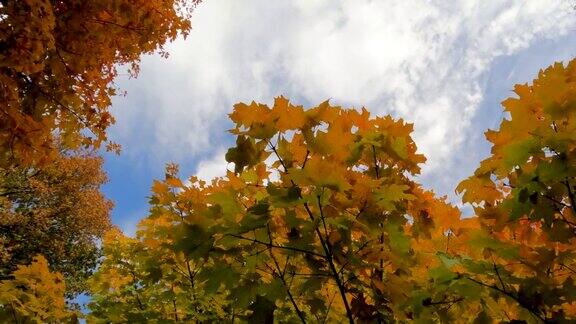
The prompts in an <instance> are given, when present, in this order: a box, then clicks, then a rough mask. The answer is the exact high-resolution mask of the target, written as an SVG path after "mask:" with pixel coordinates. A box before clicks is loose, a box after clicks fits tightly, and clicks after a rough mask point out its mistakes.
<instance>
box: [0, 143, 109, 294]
mask: <svg viewBox="0 0 576 324" xmlns="http://www.w3.org/2000/svg"><path fill="white" fill-rule="evenodd" d="M101 167H102V159H101V158H99V157H95V156H93V155H91V154H83V155H69V154H68V155H66V154H64V155H62V156H60V157H58V158H57V159H56V160H54V161H53V162H52V163H51V164H50V165H45V166H43V167H42V168H35V167H12V168H10V169H0V242H1V244H0V276H1V278H2V279H6V278H11V277H12V276H13V274H12V272H13V271H14V270H16V269H17V267H18V265H26V264H29V263H30V262H31V261H32V257H33V256H35V255H37V254H42V255H44V256H45V257H46V259H47V260H48V261H49V264H50V268H51V269H52V270H55V271H58V272H61V273H62V274H63V275H64V277H65V279H66V281H67V283H68V293H69V295H74V294H75V293H78V292H82V291H84V289H85V286H84V285H85V280H86V278H87V277H88V276H89V275H90V274H91V271H92V270H93V269H94V267H95V266H96V262H97V259H98V257H99V248H98V244H97V240H98V239H99V238H101V237H102V235H103V234H104V233H105V232H106V231H107V230H109V229H110V227H111V225H110V210H111V208H112V203H111V202H110V201H109V200H107V199H106V198H105V197H104V196H103V195H102V193H101V192H100V186H101V185H102V184H103V183H104V182H105V181H106V176H105V174H104V172H103V171H102V169H101Z"/></svg>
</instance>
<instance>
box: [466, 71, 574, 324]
mask: <svg viewBox="0 0 576 324" xmlns="http://www.w3.org/2000/svg"><path fill="white" fill-rule="evenodd" d="M575 78H576V60H572V61H571V62H570V63H569V64H568V65H567V66H564V65H563V64H562V63H556V64H554V65H552V66H550V67H548V68H546V69H545V70H542V71H540V73H539V74H538V78H537V79H535V80H534V81H533V83H532V85H527V84H524V85H516V87H515V92H516V94H517V95H518V97H517V98H509V99H506V100H505V101H504V102H503V106H504V108H505V110H506V112H508V113H509V116H510V118H509V119H505V120H503V121H502V123H501V125H500V129H499V130H498V131H488V132H486V138H487V139H488V140H489V141H490V142H491V143H492V155H491V156H490V157H489V158H487V159H485V160H484V161H482V162H481V164H480V166H479V168H478V169H477V170H476V171H475V172H474V175H473V176H472V177H470V178H468V179H466V180H464V181H463V182H462V183H460V185H459V186H458V188H457V190H458V191H459V192H462V193H463V201H464V202H469V203H473V204H474V210H475V213H476V215H477V216H478V219H479V221H480V222H481V224H482V230H483V231H482V233H480V234H478V235H477V237H476V239H475V240H473V241H472V242H471V243H470V245H471V247H474V248H477V249H478V250H479V252H480V254H479V255H477V258H476V259H472V260H463V261H459V260H455V262H459V263H462V264H463V265H465V267H464V269H462V270H466V271H467V272H468V273H469V274H470V275H469V280H471V281H474V282H475V283H477V284H478V285H481V286H483V287H484V288H485V290H487V292H486V293H488V292H489V293H490V294H491V295H493V300H494V303H492V305H489V308H492V309H493V312H492V313H491V314H490V315H491V316H492V317H493V318H495V319H500V320H510V319H533V320H534V319H535V320H536V321H541V322H571V321H574V320H576V295H574V291H575V286H574V280H575V279H576V277H575V275H576V271H575V270H576V245H575V244H576V235H575V234H576V201H575V192H574V186H575V185H576V184H575V181H574V178H575V177H576V137H575V134H576V110H575V108H574V107H576V81H575V80H576V79H575Z"/></svg>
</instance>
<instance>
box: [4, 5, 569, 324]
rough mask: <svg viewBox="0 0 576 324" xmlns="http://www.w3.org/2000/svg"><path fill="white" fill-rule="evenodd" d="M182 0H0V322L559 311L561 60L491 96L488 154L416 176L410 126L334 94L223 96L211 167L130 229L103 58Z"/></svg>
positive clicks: (165, 182) (173, 22) (134, 58)
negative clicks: (438, 187) (221, 165)
mask: <svg viewBox="0 0 576 324" xmlns="http://www.w3.org/2000/svg"><path fill="white" fill-rule="evenodd" d="M197 2H198V1H184V0H130V1H128V0H101V1H84V0H61V1H52V0H21V1H6V0H0V115H1V116H2V117H1V118H0V321H2V322H15V323H28V322H47V323H61V322H77V321H78V316H82V314H80V312H78V311H73V310H72V308H71V306H70V305H69V301H70V300H68V301H67V300H66V298H73V297H74V296H76V295H77V294H78V293H82V292H88V293H89V295H90V298H91V299H90V302H89V304H88V306H87V307H88V310H89V313H88V314H85V317H86V319H87V320H88V322H94V323H144V322H153V323H172V322H229V323H235V322H249V323H273V322H275V323H293V322H302V323H332V322H349V323H355V322H358V323H391V322H418V323H451V322H462V323H573V322H575V321H576V293H575V291H576V284H575V282H574V281H575V279H576V252H575V251H576V246H575V244H576V192H575V191H576V188H575V185H576V184H575V177H576V135H575V134H576V60H573V61H571V62H570V63H569V64H568V65H566V66H565V65H563V64H561V63H556V64H554V65H552V66H550V67H548V68H547V69H545V70H542V71H540V73H539V75H538V77H537V79H535V80H534V81H533V82H532V84H524V85H517V86H516V87H515V93H516V96H514V97H513V98H508V99H506V100H505V101H504V102H503V103H502V104H503V106H504V110H505V112H506V113H507V116H506V118H505V119H504V120H503V121H502V123H501V125H500V127H499V129H498V130H489V131H487V132H486V138H487V139H488V141H489V142H490V143H491V144H492V151H491V154H490V156H489V157H487V158H486V159H485V160H483V161H482V162H481V163H480V166H479V167H478V168H477V169H476V171H475V172H474V174H473V175H472V176H470V177H469V178H467V179H465V180H464V181H462V182H461V183H460V184H459V185H458V186H457V188H456V192H457V193H458V194H460V195H461V197H462V202H463V203H466V204H471V205H472V207H473V209H474V215H473V216H469V217H462V215H461V212H460V210H459V209H458V208H456V207H455V206H453V205H451V204H450V203H449V202H448V201H447V199H446V198H445V197H438V196H437V195H435V194H434V192H432V191H430V190H427V189H426V188H423V187H422V186H421V185H420V184H419V183H418V182H417V181H418V179H419V178H418V174H419V172H420V168H421V166H422V165H423V164H424V163H425V161H426V159H425V157H424V156H423V155H421V154H419V153H418V150H417V147H416V144H415V143H414V141H413V140H412V137H411V133H412V130H413V129H412V125H411V124H409V123H407V122H405V121H404V120H402V119H400V120H397V119H394V118H392V117H390V116H373V115H371V114H370V113H369V112H368V110H366V109H364V108H362V109H347V108H343V107H340V106H335V105H333V104H331V103H330V102H329V101H325V102H322V103H320V104H318V105H317V106H314V107H310V108H307V109H305V108H303V107H302V106H298V105H295V104H293V103H291V102H290V101H289V100H288V99H286V98H284V97H282V96H280V97H277V98H276V99H275V100H274V102H273V103H272V104H271V105H270V106H268V105H266V104H261V103H256V102H252V103H249V104H245V103H238V104H236V105H235V106H234V109H233V111H232V113H231V114H230V115H229V116H230V119H231V120H232V122H233V123H234V127H233V129H232V130H230V132H231V133H232V134H233V135H234V136H235V139H236V141H235V146H234V147H232V148H230V149H229V150H228V152H227V153H226V156H225V157H226V160H227V161H228V162H229V163H231V164H233V170H228V171H227V173H226V175H225V176H223V177H218V178H215V179H213V180H211V181H208V182H206V181H203V180H200V179H199V178H197V177H194V176H193V177H189V178H187V179H183V178H180V175H179V172H178V167H177V166H176V165H173V164H169V165H168V166H167V168H166V173H165V174H166V176H165V178H164V179H162V180H157V181H155V182H154V184H153V186H152V193H151V196H150V200H149V205H150V206H149V207H150V209H149V214H148V215H147V216H146V217H145V218H144V219H142V221H141V222H140V223H139V225H138V230H137V232H136V234H135V236H134V237H130V236H127V235H124V234H123V233H122V232H121V231H120V230H118V229H117V228H114V227H113V226H112V225H111V224H110V220H109V213H110V210H111V208H112V203H111V202H110V201H109V200H108V199H106V198H105V197H104V196H103V194H102V193H101V191H100V187H101V185H102V184H103V183H105V181H106V175H105V174H104V172H103V171H102V159H101V158H100V157H97V156H96V155H94V153H91V152H93V151H92V150H93V149H94V148H98V147H99V146H100V145H102V144H104V143H106V144H107V146H108V148H109V149H117V148H118V147H117V146H116V145H115V144H113V143H110V142H109V141H108V139H107V137H106V130H107V128H108V127H109V126H110V125H111V124H112V123H113V122H114V119H113V117H112V115H111V114H110V112H109V111H108V110H109V108H110V105H111V97H112V96H113V95H115V94H116V91H117V89H116V87H115V85H114V79H115V77H116V76H117V75H118V68H119V66H125V67H127V68H128V73H129V74H130V75H131V76H135V75H136V74H137V72H138V60H139V58H140V55H142V54H146V53H152V52H155V51H159V52H160V53H161V54H162V55H164V56H166V55H167V53H166V52H165V51H164V50H163V46H164V44H165V43H166V42H168V41H170V40H173V39H175V38H176V37H177V36H178V35H179V34H183V35H186V34H187V33H188V31H189V30H190V21H189V19H188V18H190V10H192V9H193V7H194V5H195V4H196V3H197Z"/></svg>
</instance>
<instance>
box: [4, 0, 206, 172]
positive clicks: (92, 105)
mask: <svg viewBox="0 0 576 324" xmlns="http://www.w3.org/2000/svg"><path fill="white" fill-rule="evenodd" d="M197 2H199V1H194V0H193V1H186V0H97V1H96V0H57V1H56V0H18V1H10V0H1V1H0V17H2V18H1V19H0V115H1V117H0V166H7V165H11V164H25V165H30V164H36V163H42V162H45V161H49V160H50V159H52V158H54V156H55V155H56V154H57V148H59V146H60V145H63V146H64V147H65V148H78V147H80V146H84V147H86V146H95V147H98V146H99V145H100V144H101V143H103V142H106V141H107V139H106V132H105V131H106V129H107V128H108V126H110V125H111V124H112V123H113V122H114V119H113V117H112V116H111V115H110V113H109V112H108V109H109V107H110V103H111V101H110V100H111V96H113V95H114V94H115V93H116V88H115V86H114V84H113V80H114V78H115V77H116V76H117V75H118V70H117V69H118V67H119V66H121V65H128V66H130V70H129V73H130V74H131V75H132V76H135V75H136V74H137V72H138V61H139V57H140V55H142V54H145V53H152V52H154V51H160V53H162V54H163V55H167V54H166V53H165V52H164V51H163V48H162V47H163V45H164V44H165V43H166V42H167V41H169V40H173V39H175V38H176V37H177V35H178V34H179V33H181V34H184V35H186V34H187V33H188V31H189V30H190V21H189V20H188V18H189V16H190V11H191V10H192V9H193V7H194V6H195V4H196V3H197ZM55 134H57V135H58V138H59V140H60V141H61V143H60V144H59V145H56V144H55V143H54V136H55ZM109 148H110V149H118V146H117V145H115V144H111V143H109Z"/></svg>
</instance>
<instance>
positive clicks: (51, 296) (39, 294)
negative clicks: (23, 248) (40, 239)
mask: <svg viewBox="0 0 576 324" xmlns="http://www.w3.org/2000/svg"><path fill="white" fill-rule="evenodd" d="M13 276H14V278H13V279H12V280H3V281H0V320H1V321H2V322H3V323H64V322H68V323H76V322H77V316H76V314H75V313H73V312H71V311H69V310H68V309H67V308H66V302H65V300H64V290H65V284H64V280H63V278H62V275H61V274H59V273H53V272H50V269H49V268H48V262H47V261H46V259H45V258H44V257H42V256H38V257H35V258H34V260H33V261H32V263H31V264H30V265H27V266H24V265H20V266H18V268H17V269H16V271H14V273H13Z"/></svg>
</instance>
